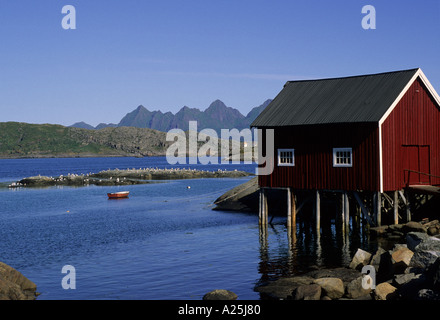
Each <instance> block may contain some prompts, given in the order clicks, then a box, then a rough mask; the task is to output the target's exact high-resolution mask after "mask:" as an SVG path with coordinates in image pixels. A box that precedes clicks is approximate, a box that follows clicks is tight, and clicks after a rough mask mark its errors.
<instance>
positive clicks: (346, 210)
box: [344, 192, 350, 233]
mask: <svg viewBox="0 0 440 320" xmlns="http://www.w3.org/2000/svg"><path fill="white" fill-rule="evenodd" d="M344 213H345V216H344V225H345V226H344V228H345V232H346V233H348V232H349V231H350V202H349V200H348V193H347V192H344Z"/></svg>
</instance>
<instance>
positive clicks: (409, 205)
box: [405, 192, 411, 222]
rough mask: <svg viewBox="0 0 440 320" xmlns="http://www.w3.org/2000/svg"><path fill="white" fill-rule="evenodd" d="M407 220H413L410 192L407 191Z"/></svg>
mask: <svg viewBox="0 0 440 320" xmlns="http://www.w3.org/2000/svg"><path fill="white" fill-rule="evenodd" d="M405 198H406V221H407V222H409V221H411V202H410V201H409V192H406V197H405Z"/></svg>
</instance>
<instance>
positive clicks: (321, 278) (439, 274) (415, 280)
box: [255, 227, 440, 301]
mask: <svg viewBox="0 0 440 320" xmlns="http://www.w3.org/2000/svg"><path fill="white" fill-rule="evenodd" d="M403 230H408V232H407V233H406V234H405V236H404V237H405V239H406V241H405V243H397V244H395V245H394V246H393V248H392V249H391V250H385V249H384V248H382V247H379V248H378V249H377V251H376V252H373V253H370V252H367V251H364V250H362V249H358V250H357V251H356V253H355V254H354V256H353V259H352V261H351V263H350V264H349V266H345V267H340V268H335V269H318V270H313V271H310V272H308V273H305V274H302V275H298V276H294V277H288V278H281V279H278V280H275V281H272V282H269V283H265V284H262V285H260V286H257V287H256V288H255V290H256V291H257V292H260V294H261V297H262V298H263V299H293V300H435V301H440V236H439V235H437V236H430V235H429V234H428V233H427V232H426V231H422V230H424V229H420V230H419V231H412V229H410V228H409V227H408V228H407V229H403ZM364 267H367V268H368V269H369V270H370V271H369V272H368V276H369V277H371V278H366V277H367V272H366V271H365V270H366V269H364ZM363 270H364V271H365V272H362V271H363ZM373 284H374V285H373Z"/></svg>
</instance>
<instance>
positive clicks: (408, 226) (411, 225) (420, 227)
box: [402, 221, 426, 233]
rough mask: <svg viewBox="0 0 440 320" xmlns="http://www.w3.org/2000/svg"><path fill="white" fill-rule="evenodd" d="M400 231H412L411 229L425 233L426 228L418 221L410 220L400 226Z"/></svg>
mask: <svg viewBox="0 0 440 320" xmlns="http://www.w3.org/2000/svg"><path fill="white" fill-rule="evenodd" d="M402 231H403V232H405V233H408V232H413V231H415V232H424V233H426V229H425V228H424V227H423V225H422V224H421V223H420V222H416V221H410V222H408V223H406V224H405V225H404V226H403V227H402Z"/></svg>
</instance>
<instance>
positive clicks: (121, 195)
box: [107, 191, 130, 199]
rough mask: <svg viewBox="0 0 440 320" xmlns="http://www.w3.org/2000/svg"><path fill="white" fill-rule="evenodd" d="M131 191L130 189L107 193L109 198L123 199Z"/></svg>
mask: <svg viewBox="0 0 440 320" xmlns="http://www.w3.org/2000/svg"><path fill="white" fill-rule="evenodd" d="M129 193H130V191H120V192H112V193H107V196H108V198H109V199H121V198H128V194H129Z"/></svg>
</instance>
